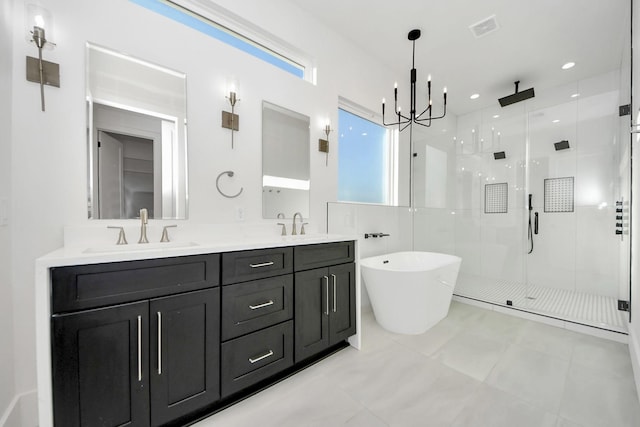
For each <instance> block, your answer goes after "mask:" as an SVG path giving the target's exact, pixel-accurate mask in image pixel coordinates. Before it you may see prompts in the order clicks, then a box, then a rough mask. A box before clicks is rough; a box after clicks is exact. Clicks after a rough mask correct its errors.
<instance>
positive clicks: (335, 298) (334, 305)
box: [331, 274, 338, 313]
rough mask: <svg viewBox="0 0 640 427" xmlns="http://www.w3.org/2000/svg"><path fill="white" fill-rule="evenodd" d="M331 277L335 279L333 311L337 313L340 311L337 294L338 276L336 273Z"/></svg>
mask: <svg viewBox="0 0 640 427" xmlns="http://www.w3.org/2000/svg"><path fill="white" fill-rule="evenodd" d="M331 278H332V279H333V312H334V313H335V312H336V311H338V297H337V296H336V294H337V293H338V292H336V290H337V289H336V282H337V281H338V279H337V278H336V275H335V274H332V275H331Z"/></svg>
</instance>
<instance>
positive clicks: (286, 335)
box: [220, 320, 293, 397]
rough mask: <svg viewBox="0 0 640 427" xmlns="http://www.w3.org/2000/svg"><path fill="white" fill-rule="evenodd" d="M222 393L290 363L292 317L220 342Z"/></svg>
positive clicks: (279, 369)
mask: <svg viewBox="0 0 640 427" xmlns="http://www.w3.org/2000/svg"><path fill="white" fill-rule="evenodd" d="M220 349H221V357H222V369H221V372H222V384H221V390H222V397H227V396H229V395H231V394H233V393H235V392H237V391H240V390H242V389H244V388H246V387H249V386H251V385H253V384H255V383H257V382H259V381H261V380H264V379H266V378H269V377H270V376H272V375H275V374H276V373H278V372H280V371H282V370H284V369H286V368H288V367H290V366H292V365H293V321H292V320H289V321H288V322H285V323H280V324H278V325H276V326H272V327H270V328H267V329H263V330H261V331H258V332H254V333H252V334H249V335H245V336H243V337H240V338H236V339H234V340H231V341H228V342H226V343H223V344H222V346H221V347H220Z"/></svg>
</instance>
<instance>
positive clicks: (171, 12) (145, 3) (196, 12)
mask: <svg viewBox="0 0 640 427" xmlns="http://www.w3.org/2000/svg"><path fill="white" fill-rule="evenodd" d="M130 1H131V2H133V3H136V4H138V5H140V6H142V7H145V8H147V9H149V10H152V11H154V12H156V13H159V14H161V15H164V16H166V17H167V18H170V19H173V20H174V21H177V22H180V23H181V24H183V25H186V26H188V27H191V28H193V29H194V30H197V31H200V32H201V33H203V34H206V35H208V36H209V37H213V38H215V39H218V40H220V41H222V42H223V43H226V44H228V45H230V46H233V47H235V48H237V49H240V50H242V51H244V52H246V53H248V54H249V55H253V56H255V57H256V58H258V59H261V60H263V61H265V62H268V63H269V64H271V65H274V66H276V67H278V68H280V69H282V70H284V71H286V72H288V73H291V74H293V75H294V76H297V77H300V78H302V79H305V80H307V81H310V82H312V83H313V84H315V69H313V68H312V67H308V66H307V65H306V64H308V63H310V62H311V61H310V60H309V58H306V57H305V55H304V54H303V53H301V52H299V51H297V49H295V48H294V47H293V46H291V45H289V44H288V43H286V42H284V41H282V40H280V39H277V38H276V37H275V36H272V35H271V34H269V33H267V32H266V31H264V30H262V29H260V28H257V27H256V26H254V25H252V24H251V23H249V22H247V21H245V20H243V19H242V18H241V17H238V16H235V15H233V14H231V13H230V12H228V11H226V10H225V9H223V8H221V7H219V6H217V5H215V4H213V3H211V4H207V3H206V2H205V3H203V2H192V1H189V0H130ZM183 4H184V5H183ZM203 4H204V5H205V6H203ZM209 16H215V19H216V21H214V20H213V19H211V18H209ZM219 21H222V22H224V23H221V22H219ZM233 27H236V28H241V30H234V29H233ZM308 68H309V69H311V71H312V72H311V73H309V72H308Z"/></svg>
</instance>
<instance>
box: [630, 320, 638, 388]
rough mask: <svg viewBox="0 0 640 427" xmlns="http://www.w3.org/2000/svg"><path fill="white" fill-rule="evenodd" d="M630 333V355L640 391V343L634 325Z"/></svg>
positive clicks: (634, 376) (634, 377)
mask: <svg viewBox="0 0 640 427" xmlns="http://www.w3.org/2000/svg"><path fill="white" fill-rule="evenodd" d="M630 326H631V327H630V329H631V330H630V331H629V355H630V356H631V366H632V367H633V379H634V380H635V382H636V390H640V342H638V339H640V337H638V336H637V335H636V334H635V332H634V328H633V324H631V325H630ZM638 400H640V394H638Z"/></svg>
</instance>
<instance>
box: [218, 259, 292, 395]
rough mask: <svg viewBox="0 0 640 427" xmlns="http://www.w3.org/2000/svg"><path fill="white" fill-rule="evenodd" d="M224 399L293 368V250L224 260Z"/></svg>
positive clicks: (222, 377) (222, 350) (222, 380)
mask: <svg viewBox="0 0 640 427" xmlns="http://www.w3.org/2000/svg"><path fill="white" fill-rule="evenodd" d="M222 266H223V267H222V277H223V279H222V280H223V285H224V286H222V341H223V342H222V344H221V346H220V348H221V357H222V369H221V371H222V376H221V394H222V397H229V396H232V395H233V394H234V393H238V392H241V391H243V390H245V389H247V388H248V387H251V386H252V385H254V384H256V383H259V382H260V381H263V380H266V379H268V378H270V377H272V376H274V375H277V374H278V373H280V372H282V371H284V370H285V369H287V368H290V367H291V366H293V321H292V319H293V307H294V298H293V292H294V283H293V274H292V272H293V248H291V247H285V248H273V249H258V250H252V251H240V252H231V253H225V254H223V255H222Z"/></svg>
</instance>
